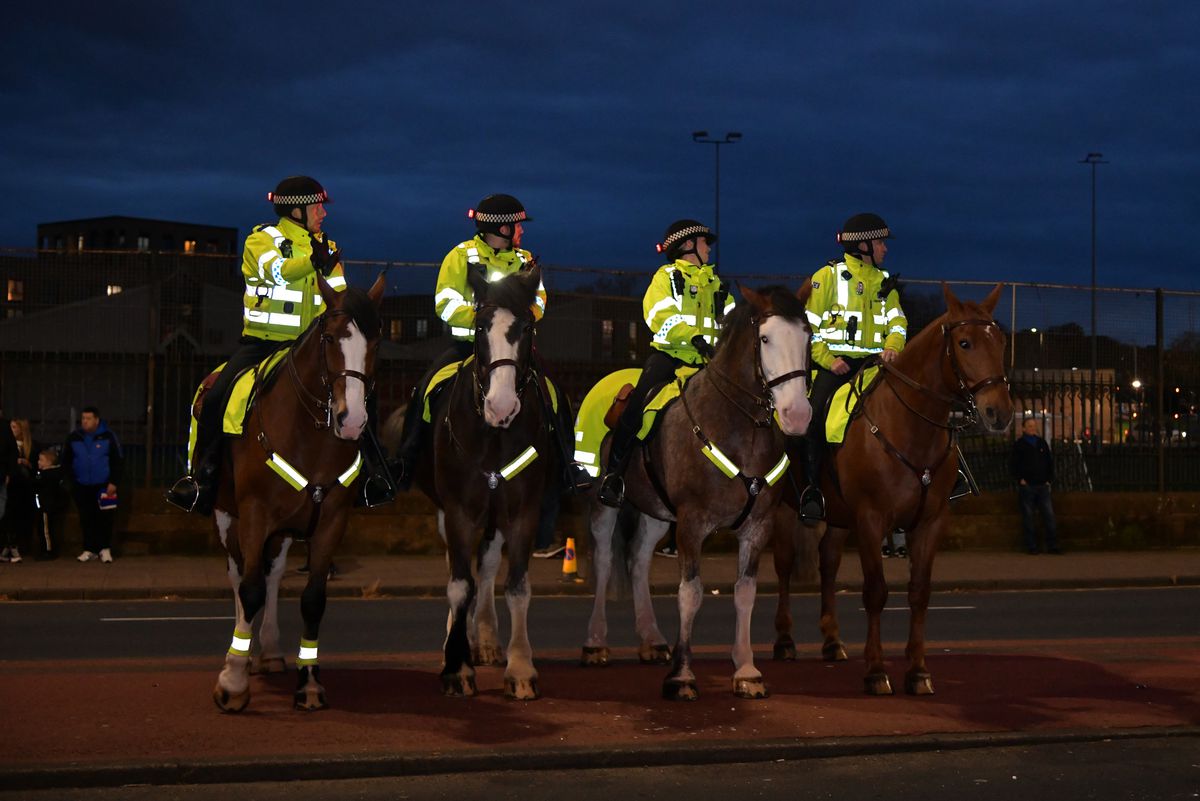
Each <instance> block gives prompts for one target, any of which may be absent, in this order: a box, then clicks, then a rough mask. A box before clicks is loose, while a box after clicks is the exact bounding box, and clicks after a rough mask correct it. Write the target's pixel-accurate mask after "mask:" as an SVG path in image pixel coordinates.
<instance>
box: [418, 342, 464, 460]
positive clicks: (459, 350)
mask: <svg viewBox="0 0 1200 801" xmlns="http://www.w3.org/2000/svg"><path fill="white" fill-rule="evenodd" d="M474 352H475V344H474V343H473V342H466V341H464V340H460V339H456V340H454V343H453V344H452V345H451V346H450V347H449V348H447V349H446V350H445V351H443V352H442V354H441V355H439V356H438V357H437V358H436V359H434V360H433V362H432V363H431V364H430V365H429V369H428V370H426V371H425V375H423V376H421V381H420V383H418V384H417V385H416V386H415V387H413V393H412V397H411V398H410V399H409V401H408V409H407V410H405V412H404V432H403V433H402V434H401V435H400V453H399V456H400V459H401V460H402V461H403V462H404V463H405V468H404V469H405V472H408V471H410V470H411V469H412V468H411V462H412V461H413V460H414V459H416V458H417V455H418V454H419V453H420V452H421V447H422V445H423V444H424V439H425V432H426V430H427V429H428V428H429V424H428V423H426V422H425V420H424V418H423V416H422V413H423V412H424V410H425V392H426V390H427V389H428V388H429V382H430V381H432V380H433V377H434V376H435V375H437V372H438V370H441V369H442V368H443V367H445V366H446V365H448V364H450V363H452V362H461V361H463V360H464V359H466V358H467V357H468V356H470V355H471V354H472V353H474Z"/></svg>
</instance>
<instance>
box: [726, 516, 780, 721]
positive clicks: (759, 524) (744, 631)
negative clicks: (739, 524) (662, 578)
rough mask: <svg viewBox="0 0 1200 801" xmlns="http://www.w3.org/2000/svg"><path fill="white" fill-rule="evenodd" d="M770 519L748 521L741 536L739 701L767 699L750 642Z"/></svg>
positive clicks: (736, 649) (736, 641)
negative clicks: (763, 549)
mask: <svg viewBox="0 0 1200 801" xmlns="http://www.w3.org/2000/svg"><path fill="white" fill-rule="evenodd" d="M770 521H771V515H766V516H764V517H760V518H758V519H757V520H755V519H753V518H752V519H750V520H747V521H746V524H745V525H744V526H743V528H742V530H741V532H740V533H739V535H738V577H737V581H736V582H735V583H734V585H733V606H734V609H735V611H736V613H737V623H736V624H735V626H734V637H733V666H734V672H733V694H734V695H736V696H738V697H739V698H766V697H767V695H769V693H768V692H767V685H766V683H764V682H763V678H762V673H761V672H760V671H759V669H758V668H756V667H755V666H754V646H753V645H752V644H751V642H750V618H751V615H752V614H753V612H754V597H755V595H756V594H757V593H758V558H759V556H760V555H761V554H762V546H763V543H764V542H765V541H766V540H767V538H768V537H769V536H770V532H771V526H770V525H769V524H770Z"/></svg>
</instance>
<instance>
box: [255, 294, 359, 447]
mask: <svg viewBox="0 0 1200 801" xmlns="http://www.w3.org/2000/svg"><path fill="white" fill-rule="evenodd" d="M348 316H350V315H349V312H345V311H342V310H341V309H330V310H329V311H326V312H325V313H324V314H322V315H321V316H320V317H318V318H317V323H318V324H317V326H316V330H317V332H318V334H319V335H320V337H321V342H320V354H321V360H320V362H319V364H320V368H321V371H320V373H319V374H318V375H319V377H320V379H321V387H322V388H323V389H324V390H325V397H324V398H321V397H318V396H317V395H316V394H314V393H313V391H312V390H310V389H309V388H308V386H307V385H306V384H305V383H304V381H303V379H301V378H300V371H299V369H298V368H297V367H296V351H297V350H299V349H300V348H301V347H302V346H303V345H304V343H305V342H307V341H308V338H309V337H310V336H312V333H313V329H311V328H310V329H309V330H308V332H307V333H305V335H304V336H303V337H302V338H301V339H299V340H298V341H296V342H295V343H293V344H292V346H291V347H290V348H288V352H287V356H286V358H285V361H286V362H287V367H288V375H289V376H291V379H292V388H293V389H294V390H295V392H296V397H297V399H299V401H300V406H301V407H303V409H304V410H305V411H306V412H308V416H309V417H311V418H312V419H313V423H314V424H315V425H316V427H317V430H318V431H323V430H326V429H328V428H330V427H331V426H332V425H333V385H334V382H336V381H337V380H338V379H339V378H357V379H358V380H359V381H361V382H362V383H363V387H364V394H365V395H370V394H371V393H372V392H374V391H375V381H374V379H372V378H368V377H367V376H366V375H365V374H364V373H361V372H359V371H358V370H340V371H338V372H337V373H334V374H333V375H332V376H331V375H330V373H329V358H328V356H327V355H326V353H325V348H326V346H327V345H330V344H332V343H333V341H334V339H333V336H332V335H330V334H329V333H328V332H326V331H325V324H326V323H327V322H328V321H329V319H330V318H332V317H348ZM255 382H256V383H257V378H256V379H255ZM309 404H312V408H309ZM322 414H324V419H322Z"/></svg>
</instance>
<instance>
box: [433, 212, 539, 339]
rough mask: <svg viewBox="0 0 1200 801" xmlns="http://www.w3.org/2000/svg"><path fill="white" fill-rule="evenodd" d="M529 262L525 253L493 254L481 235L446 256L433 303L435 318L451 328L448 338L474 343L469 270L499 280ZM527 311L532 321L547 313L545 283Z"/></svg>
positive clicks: (473, 314)
mask: <svg viewBox="0 0 1200 801" xmlns="http://www.w3.org/2000/svg"><path fill="white" fill-rule="evenodd" d="M531 261H533V255H532V254H531V253H530V252H529V251H528V250H521V249H520V248H516V249H514V250H502V251H495V250H493V249H492V248H491V246H490V245H488V244H487V243H486V242H484V241H483V237H481V236H476V237H475V238H474V239H470V240H468V241H466V242H460V243H459V244H458V245H456V246H455V247H454V249H453V250H451V251H450V252H449V253H447V254H446V258H444V259H442V269H441V270H440V271H439V272H438V279H437V289H436V294H435V295H434V299H433V303H434V309H435V310H436V311H437V315H438V317H441V318H442V320H444V321H445V322H446V323H447V324H448V325H449V326H450V335H451V336H452V337H454V338H455V339H461V340H465V341H467V342H473V341H475V291H474V290H473V289H471V284H470V283H469V282H468V281H467V272H468V271H470V270H478V271H479V272H480V273H481V274H482V275H483V276H484V277H485V278H487V280H488V281H499V280H500V279H501V278H504V277H505V276H509V275H512V274H513V273H515V272H517V271H518V270H520V269H521V268H522V267H524V266H525V264H526V263H528V262H531ZM530 308H531V310H532V311H533V319H534V320H535V321H536V320H540V319H542V315H543V314H545V313H546V287H545V285H544V284H538V291H537V297H536V298H535V299H534V302H533V306H531V307H530Z"/></svg>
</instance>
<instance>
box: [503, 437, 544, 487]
mask: <svg viewBox="0 0 1200 801" xmlns="http://www.w3.org/2000/svg"><path fill="white" fill-rule="evenodd" d="M537 456H538V453H537V449H536V448H534V447H533V446H532V445H530V446H529V447H528V448H526V449H525V450H524V451H522V452H521V455H520V456H518V457H517V458H516V459H513V460H512V461H511V462H509V463H508V464H507V465H505V466H504V467H503V468H501V469H500V475H501V476H503V477H504V479H505V480H506V481H507V480H508V479H510V478H512V477H513V476H515V475H516V474H517V473H520V472H521V471H522V470H524V469H525V468H526V467H528V466H529V464H530V462H532V461H533V460H534V459H536V458H537Z"/></svg>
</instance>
